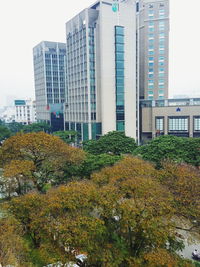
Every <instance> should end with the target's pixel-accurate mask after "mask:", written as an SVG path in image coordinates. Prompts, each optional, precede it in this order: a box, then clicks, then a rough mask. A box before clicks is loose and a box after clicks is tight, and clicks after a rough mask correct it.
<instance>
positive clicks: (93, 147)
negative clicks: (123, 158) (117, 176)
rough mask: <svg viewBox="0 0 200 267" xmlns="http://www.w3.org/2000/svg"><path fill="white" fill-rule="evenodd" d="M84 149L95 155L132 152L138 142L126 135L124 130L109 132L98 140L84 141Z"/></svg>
mask: <svg viewBox="0 0 200 267" xmlns="http://www.w3.org/2000/svg"><path fill="white" fill-rule="evenodd" d="M83 149H84V150H85V151H87V152H89V153H91V154H94V155H99V154H104V153H111V154H114V155H120V154H130V153H132V152H133V151H134V150H135V149H136V143H135V140H134V139H133V138H131V137H127V136H125V134H124V133H123V132H109V133H108V134H106V135H104V136H102V137H101V138H100V139H99V140H97V141H94V140H90V141H86V142H84V143H83Z"/></svg>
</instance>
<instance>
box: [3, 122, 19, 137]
mask: <svg viewBox="0 0 200 267" xmlns="http://www.w3.org/2000/svg"><path fill="white" fill-rule="evenodd" d="M6 126H7V127H8V129H9V130H10V131H11V132H12V134H16V133H18V132H21V131H22V129H23V125H22V124H21V123H18V122H11V123H8V124H7V125H6Z"/></svg>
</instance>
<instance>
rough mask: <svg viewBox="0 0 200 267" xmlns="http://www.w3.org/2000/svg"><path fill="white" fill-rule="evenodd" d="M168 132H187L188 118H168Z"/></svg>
mask: <svg viewBox="0 0 200 267" xmlns="http://www.w3.org/2000/svg"><path fill="white" fill-rule="evenodd" d="M168 129H169V131H173V132H177V131H188V118H187V117H170V118H169V127H168Z"/></svg>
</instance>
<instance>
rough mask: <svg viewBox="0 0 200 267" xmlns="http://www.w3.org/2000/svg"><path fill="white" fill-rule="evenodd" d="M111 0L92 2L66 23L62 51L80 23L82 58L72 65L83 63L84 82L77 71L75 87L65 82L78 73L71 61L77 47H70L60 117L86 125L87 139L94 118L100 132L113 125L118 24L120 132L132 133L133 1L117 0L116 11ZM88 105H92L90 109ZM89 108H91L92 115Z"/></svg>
mask: <svg viewBox="0 0 200 267" xmlns="http://www.w3.org/2000/svg"><path fill="white" fill-rule="evenodd" d="M113 3H114V1H112V0H106V1H98V2H96V3H95V4H94V5H92V6H91V7H89V8H88V9H85V10H84V11H83V12H81V13H80V14H79V15H77V16H76V17H75V18H73V19H72V20H70V21H69V22H67V23H66V36H67V54H68V52H69V49H70V41H69V38H70V36H71V38H72V41H73V38H75V37H73V36H74V35H73V34H74V32H76V31H77V32H79V33H80V36H83V33H82V32H81V30H80V29H82V28H85V38H86V51H85V54H83V55H82V54H81V53H79V54H78V57H81V58H82V60H83V62H81V61H79V63H78V64H79V65H82V64H83V65H84V66H86V68H85V71H86V72H87V74H86V77H85V78H84V82H83V81H82V80H83V79H82V76H81V75H80V76H79V75H78V78H77V83H78V86H77V83H76V80H72V81H71V77H72V76H73V77H74V76H76V75H77V74H78V73H79V72H78V73H76V71H75V68H76V66H77V62H74V63H73V60H74V59H73V58H72V57H73V56H72V57H71V55H75V57H77V54H76V53H77V52H76V51H72V54H71V55H70V58H68V57H69V56H67V62H68V63H67V80H68V89H67V105H66V108H65V110H66V115H65V120H66V122H69V124H71V123H73V124H75V126H73V127H75V130H76V124H77V123H78V124H81V125H82V124H84V123H85V124H88V138H89V139H91V138H92V137H93V136H92V124H95V123H99V124H101V135H104V134H106V133H108V132H110V131H116V130H117V115H116V112H117V110H116V109H117V107H116V105H117V89H116V79H117V74H116V43H115V40H116V39H115V38H116V36H115V30H116V26H119V27H122V28H123V31H124V35H123V38H124V43H123V45H124V67H123V68H124V69H123V71H124V92H123V94H124V119H123V123H124V131H125V134H126V135H127V136H130V137H133V138H136V102H137V99H136V12H135V9H136V6H135V1H134V0H127V1H118V2H117V5H118V11H117V12H114V11H113V6H112V5H113ZM91 27H92V29H93V31H94V33H93V38H94V65H95V70H94V71H95V78H94V79H95V88H93V89H94V90H95V94H94V95H95V101H94V102H92V101H93V100H92V99H93V97H94V95H93V93H92V89H91V88H92V87H91V85H92V82H94V79H91V76H90V75H91V67H90V66H91V65H90V64H91V63H90V62H91V60H90V59H91V55H90V49H91V47H90V46H89V41H90V40H91V39H90V36H89V31H90V28H91ZM81 38H82V37H81ZM77 40H78V39H77ZM81 40H82V39H81ZM68 41H69V44H68ZM76 45H77V47H78V46H79V47H78V50H77V51H80V50H81V45H82V44H81V41H80V40H79V41H78V42H77V43H76ZM69 53H71V52H69ZM73 53H74V54H73ZM71 62H72V63H71ZM75 64H76V66H75ZM80 68H81V67H80ZM71 71H72V72H71ZM81 71H82V70H81V69H80V72H81ZM81 81H82V82H81ZM85 81H87V82H85ZM91 104H95V105H91ZM94 106H95V110H93V108H94ZM92 113H95V116H94V117H93V116H92ZM69 128H70V126H69ZM82 132H83V131H82ZM83 139H84V138H83Z"/></svg>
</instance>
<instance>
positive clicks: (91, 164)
mask: <svg viewBox="0 0 200 267" xmlns="http://www.w3.org/2000/svg"><path fill="white" fill-rule="evenodd" d="M121 159H122V157H121V156H117V155H109V154H101V155H92V154H86V159H85V160H84V161H83V162H82V163H81V164H80V165H71V166H67V168H66V170H65V174H64V175H65V179H66V180H70V178H73V177H77V178H81V179H83V178H87V179H89V178H90V176H91V175H92V174H93V173H94V172H97V171H100V170H101V169H102V168H104V167H107V166H112V165H114V164H115V163H116V162H117V161H119V160H121Z"/></svg>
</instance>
